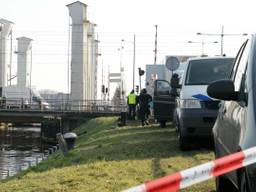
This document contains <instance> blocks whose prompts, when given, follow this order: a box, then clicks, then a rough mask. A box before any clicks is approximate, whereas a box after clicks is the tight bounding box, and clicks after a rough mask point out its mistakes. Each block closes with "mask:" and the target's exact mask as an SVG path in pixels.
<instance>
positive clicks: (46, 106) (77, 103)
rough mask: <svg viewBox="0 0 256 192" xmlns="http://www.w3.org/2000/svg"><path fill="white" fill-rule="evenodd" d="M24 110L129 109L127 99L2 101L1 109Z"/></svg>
mask: <svg viewBox="0 0 256 192" xmlns="http://www.w3.org/2000/svg"><path fill="white" fill-rule="evenodd" d="M1 109H7V110H22V111H31V110H33V111H36V110H38V111H63V112H64V111H81V112H82V111H86V112H105V113H107V112H121V111H126V110H127V105H126V102H125V100H121V101H119V102H113V101H106V100H56V99H47V100H43V101H28V100H24V99H20V98H18V99H5V100H1V101H0V110H1Z"/></svg>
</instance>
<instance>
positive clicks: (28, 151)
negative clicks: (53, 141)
mask: <svg viewBox="0 0 256 192" xmlns="http://www.w3.org/2000/svg"><path fill="white" fill-rule="evenodd" d="M48 148H49V145H45V144H42V142H41V140H40V127H9V128H8V129H0V180H2V179H5V178H7V177H8V176H13V175H15V174H16V173H17V172H19V171H20V170H25V169H27V168H28V167H29V166H33V165H36V164H37V163H38V162H40V161H42V159H43V154H44V150H45V149H48Z"/></svg>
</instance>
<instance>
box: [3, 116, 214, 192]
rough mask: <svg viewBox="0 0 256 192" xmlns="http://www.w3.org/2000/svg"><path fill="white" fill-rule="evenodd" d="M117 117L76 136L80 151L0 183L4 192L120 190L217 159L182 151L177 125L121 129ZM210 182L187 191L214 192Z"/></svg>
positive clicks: (86, 126)
mask: <svg viewBox="0 0 256 192" xmlns="http://www.w3.org/2000/svg"><path fill="white" fill-rule="evenodd" d="M116 124H117V118H116V117H112V118H97V119H93V120H90V121H89V122H87V123H86V124H84V125H82V126H80V127H79V128H77V129H76V130H75V131H76V132H77V134H78V135H79V138H78V140H77V143H76V146H75V149H74V150H72V151H70V152H69V154H68V155H67V156H65V157H64V156H63V155H62V154H61V153H57V154H55V155H52V156H51V157H50V158H49V159H47V160H46V161H44V162H42V163H40V165H39V166H37V167H33V168H31V169H29V170H27V171H25V172H23V173H20V174H18V175H17V176H15V177H14V178H12V179H9V180H7V181H3V182H1V183H0V192H7V191H15V192H19V191H24V192H32V191H33V192H34V191H37V192H41V191H42V192H48V191H49V192H50V191H54V192H55V191H60V192H62V191H68V192H84V191H88V192H89V191H90V192H94V191H104V192H105V191H106V192H108V191H121V190H124V189H127V188H130V187H132V186H135V185H138V184H141V183H143V182H145V181H149V180H152V179H155V178H158V177H161V176H164V175H168V174H170V173H174V172H176V171H180V170H183V169H185V168H189V167H191V166H195V165H198V164H200V163H204V162H208V161H210V160H212V159H213V158H214V155H213V153H212V152H211V151H209V150H207V149H204V150H203V149H202V150H197V151H190V152H181V151H180V150H179V149H178V146H177V136H176V133H175V130H174V129H173V128H172V125H168V127H167V128H160V127H159V126H158V125H149V126H145V127H141V126H140V125H139V124H138V122H132V123H129V124H131V125H130V126H124V127H117V126H116ZM213 190H214V180H210V181H207V182H204V183H201V184H198V185H195V186H192V187H190V188H188V189H185V190H184V191H194V192H198V191H204V192H205V191H208V192H209V191H213Z"/></svg>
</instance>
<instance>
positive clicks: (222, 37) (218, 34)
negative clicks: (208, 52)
mask: <svg viewBox="0 0 256 192" xmlns="http://www.w3.org/2000/svg"><path fill="white" fill-rule="evenodd" d="M197 35H205V36H220V39H221V43H220V44H221V45H220V55H223V44H224V36H246V35H248V34H247V33H242V34H227V33H224V27H223V26H221V33H217V34H215V33H201V32H198V33H197Z"/></svg>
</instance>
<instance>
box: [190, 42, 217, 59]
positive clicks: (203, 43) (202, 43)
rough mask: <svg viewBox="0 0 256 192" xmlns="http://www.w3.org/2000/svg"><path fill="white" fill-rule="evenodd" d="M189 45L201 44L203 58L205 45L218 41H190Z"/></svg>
mask: <svg viewBox="0 0 256 192" xmlns="http://www.w3.org/2000/svg"><path fill="white" fill-rule="evenodd" d="M188 43H200V44H201V45H202V56H203V55H204V45H205V44H206V43H218V41H204V40H202V41H188Z"/></svg>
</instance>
